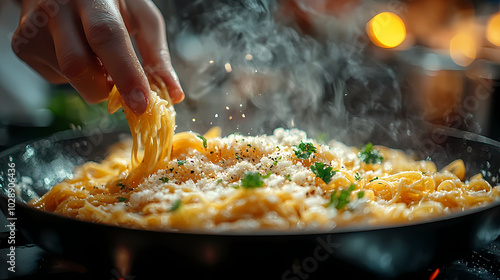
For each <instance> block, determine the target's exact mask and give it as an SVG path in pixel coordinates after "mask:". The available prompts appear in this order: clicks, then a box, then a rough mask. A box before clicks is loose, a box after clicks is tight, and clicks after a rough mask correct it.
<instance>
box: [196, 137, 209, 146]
mask: <svg viewBox="0 0 500 280" xmlns="http://www.w3.org/2000/svg"><path fill="white" fill-rule="evenodd" d="M197 136H198V138H200V139H201V141H203V147H204V148H205V149H206V148H207V139H206V138H205V137H203V136H201V135H197Z"/></svg>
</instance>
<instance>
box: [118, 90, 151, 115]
mask: <svg viewBox="0 0 500 280" xmlns="http://www.w3.org/2000/svg"><path fill="white" fill-rule="evenodd" d="M122 98H123V101H125V104H127V106H128V107H129V108H130V109H131V110H132V111H133V112H134V113H135V114H136V115H142V114H144V112H146V109H147V108H148V98H147V93H146V92H145V91H144V90H141V89H139V88H134V89H132V90H131V91H130V92H128V93H126V94H122Z"/></svg>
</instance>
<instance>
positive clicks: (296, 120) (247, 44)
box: [169, 0, 413, 145]
mask: <svg viewBox="0 0 500 280" xmlns="http://www.w3.org/2000/svg"><path fill="white" fill-rule="evenodd" d="M205 2H206V1H205ZM238 2H239V3H235V1H215V2H212V3H210V4H206V3H203V2H196V4H193V5H192V6H190V7H188V8H190V9H194V10H198V11H200V10H201V12H200V13H199V14H197V15H196V19H195V20H191V21H190V22H191V24H187V25H184V26H181V25H173V26H175V28H177V29H179V30H180V31H179V30H175V31H173V34H169V36H170V37H169V39H170V40H172V38H173V43H172V42H171V44H172V45H173V47H171V48H172V52H173V54H174V65H175V66H176V69H177V71H178V73H179V76H180V77H181V81H182V83H183V86H184V89H185V91H186V92H187V95H188V97H189V100H187V102H185V104H183V105H182V106H184V108H183V109H179V110H178V111H179V113H178V123H179V126H180V128H179V129H180V130H185V129H192V130H195V131H200V132H202V131H204V130H206V129H208V128H209V127H210V126H212V125H219V126H222V127H223V130H224V131H225V132H226V134H229V133H233V132H239V133H242V134H246V133H249V134H259V133H271V132H272V131H273V130H274V129H275V128H276V127H285V128H292V127H297V128H300V129H303V130H305V131H307V132H308V134H309V136H310V137H318V136H321V135H322V134H323V137H325V136H326V137H327V138H334V139H337V140H341V141H343V142H346V143H348V144H352V145H359V144H360V143H364V142H367V141H369V140H371V139H373V137H374V135H377V134H380V133H382V134H384V135H385V136H384V137H387V135H388V136H389V138H391V139H390V140H391V142H393V143H397V142H398V141H399V138H400V135H402V134H408V133H409V129H410V128H411V127H412V126H413V125H412V124H411V122H410V121H409V117H410V116H411V115H412V112H410V111H408V106H405V103H406V102H407V98H406V97H405V96H404V95H403V94H402V91H401V89H400V85H401V81H400V78H399V77H398V75H397V69H396V68H395V66H389V64H384V63H381V62H378V61H377V60H376V59H373V58H372V55H371V54H370V53H369V51H368V50H367V48H366V46H367V42H366V37H365V35H364V31H363V30H362V28H360V26H361V27H362V26H363V25H362V24H360V22H361V21H362V20H364V19H357V18H355V17H349V18H346V19H338V18H334V17H331V16H323V15H319V14H317V15H311V17H310V18H313V19H314V20H316V21H317V22H319V23H320V25H321V27H322V28H321V29H322V30H323V31H320V32H321V33H322V34H314V36H311V35H309V34H306V33H304V32H302V31H301V30H300V29H299V28H297V26H296V25H295V24H294V23H293V21H288V22H287V19H290V18H291V17H292V15H283V14H281V16H280V13H282V12H283V11H282V10H279V9H280V6H279V5H278V4H277V3H276V1H273V0H269V1H263V0H246V1H238ZM299 7H301V9H304V10H306V9H305V8H304V7H302V6H299ZM365 8H366V7H359V8H357V9H365ZM309 13H311V11H309ZM357 14H362V13H357V12H356V11H354V12H352V13H351V15H357ZM291 22H292V23H291ZM313 24H314V23H313ZM340 27H342V28H340ZM171 33H172V32H171ZM193 115H194V116H198V119H196V118H195V119H196V120H194V121H193V117H192V116H193ZM380 144H384V143H380Z"/></svg>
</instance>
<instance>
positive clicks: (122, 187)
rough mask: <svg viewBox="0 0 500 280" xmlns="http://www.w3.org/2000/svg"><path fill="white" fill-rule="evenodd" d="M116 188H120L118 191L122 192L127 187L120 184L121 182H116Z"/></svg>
mask: <svg viewBox="0 0 500 280" xmlns="http://www.w3.org/2000/svg"><path fill="white" fill-rule="evenodd" d="M116 186H117V187H120V190H122V191H123V189H124V188H126V187H127V186H125V184H123V183H122V180H120V181H118V182H117V183H116Z"/></svg>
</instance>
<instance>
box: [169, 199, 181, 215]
mask: <svg viewBox="0 0 500 280" xmlns="http://www.w3.org/2000/svg"><path fill="white" fill-rule="evenodd" d="M181 205H182V200H180V199H177V200H176V201H174V203H172V206H171V207H170V212H174V211H176V210H177V209H179V208H180V207H181Z"/></svg>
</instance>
